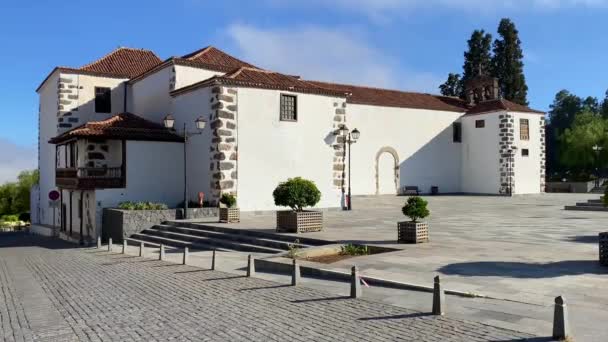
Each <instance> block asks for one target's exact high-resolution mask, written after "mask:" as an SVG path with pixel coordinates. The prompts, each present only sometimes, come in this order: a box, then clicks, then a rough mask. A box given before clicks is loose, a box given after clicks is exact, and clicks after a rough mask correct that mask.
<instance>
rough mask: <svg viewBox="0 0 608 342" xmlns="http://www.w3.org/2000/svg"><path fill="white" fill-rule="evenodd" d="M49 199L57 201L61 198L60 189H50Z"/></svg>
mask: <svg viewBox="0 0 608 342" xmlns="http://www.w3.org/2000/svg"><path fill="white" fill-rule="evenodd" d="M49 199H50V200H51V201H56V200H58V199H59V191H57V190H51V191H49Z"/></svg>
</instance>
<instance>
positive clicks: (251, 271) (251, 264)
mask: <svg viewBox="0 0 608 342" xmlns="http://www.w3.org/2000/svg"><path fill="white" fill-rule="evenodd" d="M254 275H255V259H253V256H252V255H251V254H249V256H248V257H247V277H253V276H254Z"/></svg>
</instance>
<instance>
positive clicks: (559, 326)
mask: <svg viewBox="0 0 608 342" xmlns="http://www.w3.org/2000/svg"><path fill="white" fill-rule="evenodd" d="M553 338H554V339H556V340H566V339H569V338H572V336H571V331H570V322H569V320H568V307H567V306H566V299H565V298H564V297H562V296H559V297H555V311H554V313H553Z"/></svg>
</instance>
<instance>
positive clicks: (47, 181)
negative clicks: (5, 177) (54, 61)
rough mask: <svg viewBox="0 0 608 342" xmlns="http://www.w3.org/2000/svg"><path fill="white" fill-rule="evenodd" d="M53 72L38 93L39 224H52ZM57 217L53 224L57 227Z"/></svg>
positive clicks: (53, 173)
mask: <svg viewBox="0 0 608 342" xmlns="http://www.w3.org/2000/svg"><path fill="white" fill-rule="evenodd" d="M58 79H59V73H58V72H55V73H54V74H53V75H51V77H50V78H49V79H48V80H47V81H46V82H45V84H44V85H43V86H42V88H41V89H40V90H39V91H38V94H39V97H40V111H39V116H38V122H39V124H38V125H39V127H38V169H39V170H40V202H39V203H40V217H39V223H41V224H46V225H52V224H53V209H52V208H50V207H49V201H48V193H49V191H51V190H55V189H56V187H55V145H52V144H49V143H48V141H49V139H51V138H52V137H54V136H56V135H57V106H58V103H57V99H58V97H57V81H58ZM58 216H59V215H56V219H55V222H56V224H57V225H58V223H59V218H58Z"/></svg>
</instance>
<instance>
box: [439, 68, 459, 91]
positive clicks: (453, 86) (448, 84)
mask: <svg viewBox="0 0 608 342" xmlns="http://www.w3.org/2000/svg"><path fill="white" fill-rule="evenodd" d="M439 90H440V91H441V95H443V96H455V97H459V96H461V95H462V93H463V91H464V90H463V89H462V80H461V79H460V74H454V73H450V74H449V75H448V79H447V80H446V81H445V83H443V84H442V85H440V86H439Z"/></svg>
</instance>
